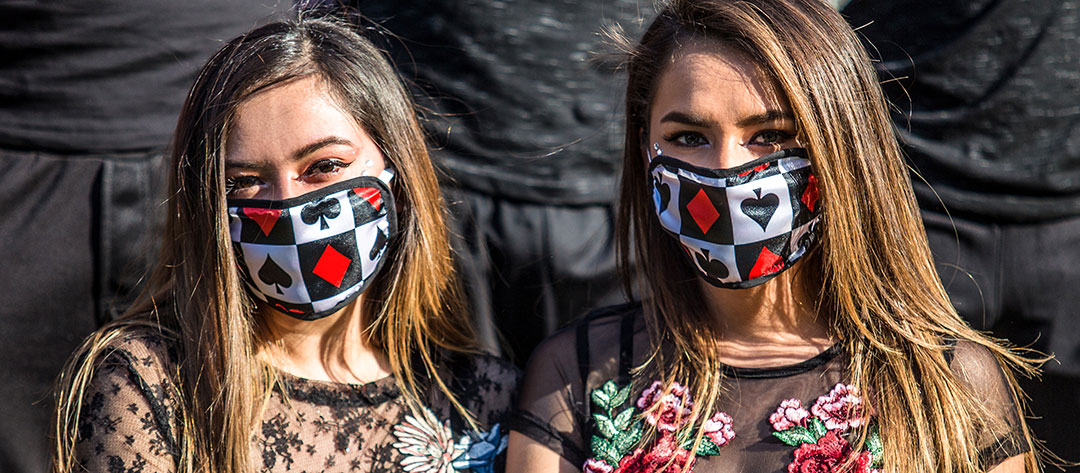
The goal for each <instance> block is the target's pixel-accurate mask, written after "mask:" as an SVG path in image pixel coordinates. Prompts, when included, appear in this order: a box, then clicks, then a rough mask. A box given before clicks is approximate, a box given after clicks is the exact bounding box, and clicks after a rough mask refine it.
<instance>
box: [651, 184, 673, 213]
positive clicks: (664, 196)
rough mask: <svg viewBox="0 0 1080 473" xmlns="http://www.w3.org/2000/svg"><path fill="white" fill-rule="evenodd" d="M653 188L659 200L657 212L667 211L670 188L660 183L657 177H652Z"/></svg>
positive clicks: (669, 200)
mask: <svg viewBox="0 0 1080 473" xmlns="http://www.w3.org/2000/svg"><path fill="white" fill-rule="evenodd" d="M653 188H654V189H656V195H657V197H659V198H660V200H659V202H657V205H658V206H659V207H657V211H658V212H659V213H664V211H665V210H667V207H668V203H669V202H671V186H669V185H667V184H665V183H663V182H661V181H660V178H659V177H656V176H653Z"/></svg>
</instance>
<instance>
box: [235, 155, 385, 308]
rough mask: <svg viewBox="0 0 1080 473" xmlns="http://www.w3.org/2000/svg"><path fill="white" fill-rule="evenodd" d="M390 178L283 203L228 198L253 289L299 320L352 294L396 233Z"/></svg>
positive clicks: (361, 180)
mask: <svg viewBox="0 0 1080 473" xmlns="http://www.w3.org/2000/svg"><path fill="white" fill-rule="evenodd" d="M392 177H393V172H391V171H390V170H386V171H383V172H382V174H380V175H379V177H377V178H376V177H371V176H361V177H357V178H355V179H349V180H347V181H342V182H338V183H335V184H332V185H329V186H326V187H323V188H321V189H318V190H316V191H314V192H309V193H307V194H304V195H301V196H299V197H294V198H291V199H286V200H259V199H229V201H228V207H229V209H228V212H229V232H230V233H231V234H232V241H233V248H234V249H235V250H236V256H237V258H236V259H237V262H238V263H239V266H240V274H241V279H243V280H244V282H245V283H246V285H247V287H248V289H249V290H250V292H251V294H252V295H254V296H255V297H256V298H257V299H259V300H260V301H262V302H264V303H265V304H266V305H268V306H270V307H273V308H274V309H277V310H278V311H280V312H282V313H284V314H287V315H290V316H293V317H296V318H298V319H301V320H316V319H320V318H323V317H326V316H328V315H330V314H333V313H334V312H337V311H338V310H340V309H341V308H342V307H345V306H346V305H347V304H349V303H350V302H352V301H353V300H354V299H356V298H357V297H358V296H359V295H360V293H362V292H363V291H364V289H366V288H367V287H368V285H369V284H370V283H371V281H372V279H373V278H374V276H375V275H376V274H378V272H379V270H380V269H382V266H383V263H385V260H384V259H383V253H384V252H385V249H386V242H387V241H388V239H389V238H390V236H392V235H393V233H394V232H395V231H396V227H397V213H396V212H395V210H394V196H393V194H392V193H391V192H390V188H389V186H388V184H389V182H390V179H391V178H392Z"/></svg>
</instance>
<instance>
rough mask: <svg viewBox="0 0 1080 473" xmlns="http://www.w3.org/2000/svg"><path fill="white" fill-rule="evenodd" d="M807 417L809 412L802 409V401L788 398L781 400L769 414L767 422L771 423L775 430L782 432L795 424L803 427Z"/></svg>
mask: <svg viewBox="0 0 1080 473" xmlns="http://www.w3.org/2000/svg"><path fill="white" fill-rule="evenodd" d="M807 417H810V413H809V412H806V409H803V407H802V402H800V401H799V400H798V399H788V400H786V401H783V402H781V403H780V407H778V408H776V412H774V413H773V414H772V415H771V416H769V424H772V427H773V429H774V430H776V431H777V432H782V431H784V430H787V429H790V428H792V427H794V426H796V425H799V426H803V427H805V426H806V418H807Z"/></svg>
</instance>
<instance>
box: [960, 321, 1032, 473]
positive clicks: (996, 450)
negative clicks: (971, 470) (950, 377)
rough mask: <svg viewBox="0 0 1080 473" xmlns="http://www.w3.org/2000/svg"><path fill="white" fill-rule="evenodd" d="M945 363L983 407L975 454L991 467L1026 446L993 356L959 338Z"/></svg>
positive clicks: (1009, 392) (1012, 400)
mask: <svg viewBox="0 0 1080 473" xmlns="http://www.w3.org/2000/svg"><path fill="white" fill-rule="evenodd" d="M949 367H950V368H952V370H953V372H954V373H956V375H957V377H959V378H960V380H961V381H962V382H963V383H964V384H965V385H967V386H968V387H969V388H970V389H971V390H972V391H973V392H974V394H975V398H976V399H979V400H980V402H981V405H982V406H983V407H984V408H985V409H984V410H983V412H981V413H980V417H981V421H980V422H979V425H978V426H977V429H978V439H977V442H978V448H979V457H980V459H981V460H982V463H983V466H984V468H986V469H987V470H989V469H991V468H992V467H994V466H995V465H997V464H999V463H1001V462H1002V461H1004V460H1005V459H1007V458H1009V457H1012V456H1016V455H1019V454H1022V453H1025V452H1027V451H1028V450H1029V446H1028V443H1027V441H1026V440H1025V438H1024V431H1023V428H1022V423H1021V421H1020V419H1021V418H1020V412H1019V410H1018V408H1017V403H1016V400H1015V398H1014V396H1013V391H1012V389H1011V387H1010V386H1009V383H1008V381H1007V379H1006V377H1005V374H1004V372H1003V371H1002V367H1001V364H1000V363H999V362H998V360H997V358H996V357H995V356H994V355H993V353H991V352H990V351H989V350H987V349H986V348H985V347H982V346H980V345H978V344H975V343H972V342H968V341H961V342H958V343H957V344H956V347H955V349H954V350H953V358H952V360H951V361H950V363H949Z"/></svg>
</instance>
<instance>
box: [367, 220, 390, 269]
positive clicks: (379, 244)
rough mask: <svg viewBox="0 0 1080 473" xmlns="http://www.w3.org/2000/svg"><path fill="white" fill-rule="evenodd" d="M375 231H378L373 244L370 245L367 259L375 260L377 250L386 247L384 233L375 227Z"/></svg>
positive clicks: (379, 250) (377, 254)
mask: <svg viewBox="0 0 1080 473" xmlns="http://www.w3.org/2000/svg"><path fill="white" fill-rule="evenodd" d="M375 230H376V231H378V232H379V233H378V234H377V235H375V244H374V245H372V247H371V253H370V254H368V259H369V260H372V261H375V257H377V256H379V252H381V251H382V250H383V248H385V247H386V233H385V232H383V231H382V229H381V228H378V227H376V228H375Z"/></svg>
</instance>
